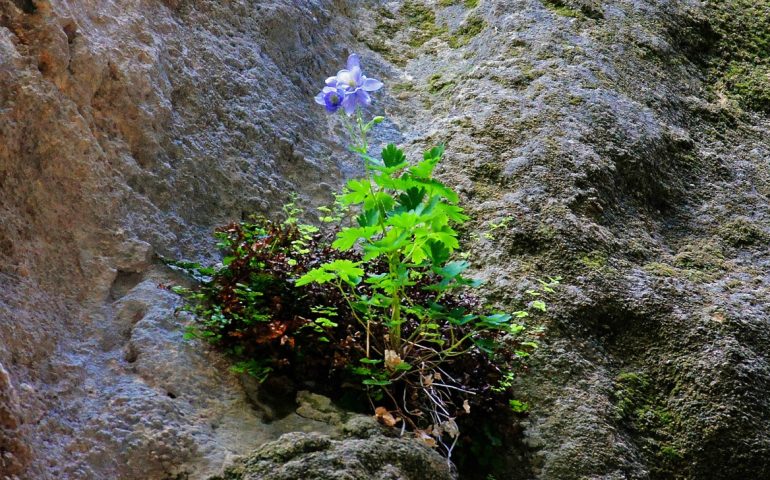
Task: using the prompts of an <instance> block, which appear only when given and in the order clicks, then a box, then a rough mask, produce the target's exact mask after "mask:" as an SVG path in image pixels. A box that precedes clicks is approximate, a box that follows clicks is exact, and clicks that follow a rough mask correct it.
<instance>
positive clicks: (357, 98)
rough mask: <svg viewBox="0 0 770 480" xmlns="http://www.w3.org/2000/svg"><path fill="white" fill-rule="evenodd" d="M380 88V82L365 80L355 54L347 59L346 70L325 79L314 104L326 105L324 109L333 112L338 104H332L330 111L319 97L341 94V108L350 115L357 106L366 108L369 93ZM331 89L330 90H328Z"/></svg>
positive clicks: (369, 100) (326, 103) (370, 79)
mask: <svg viewBox="0 0 770 480" xmlns="http://www.w3.org/2000/svg"><path fill="white" fill-rule="evenodd" d="M380 88H382V82H380V81H379V80H375V79H373V78H367V77H366V75H364V74H363V72H362V71H361V62H360V60H359V59H358V55H356V54H355V53H353V54H351V55H350V56H349V57H348V63H347V68H346V69H344V70H340V71H339V72H337V75H335V76H334V77H329V78H327V79H326V87H324V89H323V90H322V91H321V93H319V94H318V95H316V102H317V103H319V104H322V105H324V104H325V105H326V109H327V110H328V111H330V112H334V111H336V110H337V108H339V106H340V104H338V103H336V102H335V103H334V105H335V107H334V109H333V110H332V109H331V108H330V107H329V102H327V101H325V100H324V102H323V103H322V102H320V101H319V97H321V96H322V95H329V94H330V93H331V91H335V92H338V93H337V94H339V92H343V93H344V98H343V99H342V101H341V105H342V108H343V109H344V110H345V113H347V114H348V115H352V114H353V113H355V111H356V108H357V107H358V106H361V107H368V106H369V105H371V103H372V98H371V97H370V96H369V92H374V91H377V90H379V89H380ZM328 89H331V90H328Z"/></svg>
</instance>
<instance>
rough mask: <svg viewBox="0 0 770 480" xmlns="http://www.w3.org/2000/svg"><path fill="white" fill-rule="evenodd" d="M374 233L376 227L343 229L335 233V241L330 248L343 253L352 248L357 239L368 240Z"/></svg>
mask: <svg viewBox="0 0 770 480" xmlns="http://www.w3.org/2000/svg"><path fill="white" fill-rule="evenodd" d="M375 233H377V228H376V227H361V228H343V229H342V230H340V231H339V232H337V240H335V241H334V243H332V247H333V248H336V249H337V250H340V251H342V252H344V251H346V250H350V249H351V248H353V245H355V244H356V242H357V241H358V239H359V238H364V239H368V238H370V237H371V236H372V235H374V234H375Z"/></svg>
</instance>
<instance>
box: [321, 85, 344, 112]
mask: <svg viewBox="0 0 770 480" xmlns="http://www.w3.org/2000/svg"><path fill="white" fill-rule="evenodd" d="M344 100H345V90H343V89H341V88H336V87H324V89H323V90H321V92H320V93H319V94H318V95H316V96H315V103H317V104H319V105H323V106H325V107H326V111H327V112H330V113H334V112H336V111H337V110H338V109H339V108H340V106H341V105H342V103H343V101H344Z"/></svg>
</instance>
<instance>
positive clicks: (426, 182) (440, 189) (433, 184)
mask: <svg viewBox="0 0 770 480" xmlns="http://www.w3.org/2000/svg"><path fill="white" fill-rule="evenodd" d="M413 182H416V183H419V184H420V185H422V186H424V187H425V188H426V189H427V190H428V192H430V193H431V194H433V193H437V194H439V195H441V196H443V197H444V198H446V199H447V200H448V201H449V202H450V203H457V202H458V201H460V197H458V196H457V194H456V193H455V191H454V190H452V189H451V188H449V187H447V186H446V185H444V184H443V183H441V182H439V181H438V180H434V179H421V178H415V179H414V180H413ZM410 183H412V182H410Z"/></svg>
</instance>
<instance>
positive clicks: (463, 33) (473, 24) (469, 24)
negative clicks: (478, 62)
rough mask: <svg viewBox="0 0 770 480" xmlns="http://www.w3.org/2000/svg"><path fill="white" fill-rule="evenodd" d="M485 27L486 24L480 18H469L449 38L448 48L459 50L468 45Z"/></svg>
mask: <svg viewBox="0 0 770 480" xmlns="http://www.w3.org/2000/svg"><path fill="white" fill-rule="evenodd" d="M484 27H486V23H484V20H482V19H481V18H480V17H471V18H469V19H467V20H466V21H465V23H464V24H462V25H461V26H460V28H458V29H457V31H455V32H454V35H452V36H451V37H449V46H450V47H452V48H459V47H463V46H465V45H468V43H470V41H471V40H473V38H474V37H475V36H476V35H478V34H479V33H481V31H482V30H484Z"/></svg>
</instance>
